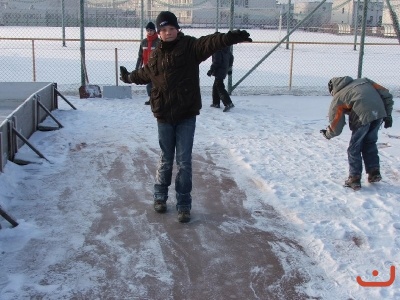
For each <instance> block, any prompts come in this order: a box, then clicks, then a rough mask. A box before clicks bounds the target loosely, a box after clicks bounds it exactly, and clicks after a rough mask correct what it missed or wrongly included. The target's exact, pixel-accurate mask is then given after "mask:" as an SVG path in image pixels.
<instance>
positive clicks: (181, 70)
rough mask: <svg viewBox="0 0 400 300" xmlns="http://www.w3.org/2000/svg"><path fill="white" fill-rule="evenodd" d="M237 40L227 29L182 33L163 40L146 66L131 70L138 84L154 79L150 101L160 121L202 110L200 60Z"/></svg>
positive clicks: (182, 116) (132, 76) (132, 79)
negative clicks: (223, 31)
mask: <svg viewBox="0 0 400 300" xmlns="http://www.w3.org/2000/svg"><path fill="white" fill-rule="evenodd" d="M232 44H233V43H232V42H231V41H229V38H228V36H227V35H226V34H224V33H214V34H211V35H207V36H203V37H200V38H195V37H191V36H185V35H184V34H183V33H182V32H179V33H178V36H177V38H176V40H174V41H172V42H163V41H161V42H160V44H159V45H158V47H157V48H156V49H155V50H154V51H152V53H151V56H150V59H149V62H148V64H147V65H146V66H144V67H143V68H141V69H139V70H137V71H133V72H132V73H130V75H129V76H130V77H129V78H130V80H131V81H132V82H133V83H135V84H147V83H149V82H152V83H153V88H152V90H151V96H150V103H151V110H152V112H153V114H154V116H155V117H156V118H157V120H158V121H160V122H168V123H175V122H178V121H180V120H183V119H187V118H190V117H193V116H196V115H198V114H200V109H201V106H202V104H201V95H200V79H199V64H200V63H201V62H202V61H205V60H206V59H207V58H209V57H210V56H211V55H212V54H213V53H214V52H216V51H217V50H220V49H223V48H225V47H227V46H230V45H232Z"/></svg>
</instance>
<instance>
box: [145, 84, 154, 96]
mask: <svg viewBox="0 0 400 300" xmlns="http://www.w3.org/2000/svg"><path fill="white" fill-rule="evenodd" d="M152 88H153V83H152V82H150V83H148V84H147V85H146V92H147V96H149V97H150V95H151V89H152Z"/></svg>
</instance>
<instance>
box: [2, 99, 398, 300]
mask: <svg viewBox="0 0 400 300" xmlns="http://www.w3.org/2000/svg"><path fill="white" fill-rule="evenodd" d="M68 99H69V100H70V101H72V103H73V104H74V105H75V106H76V107H77V108H78V110H71V109H70V107H69V106H68V105H67V104H66V103H65V102H63V101H62V100H61V103H60V109H59V110H57V111H55V116H56V117H57V118H58V120H59V121H60V122H61V123H62V124H63V125H64V126H65V128H62V129H61V130H58V131H54V132H36V133H35V134H34V135H33V136H32V137H31V142H32V143H33V144H34V145H36V146H37V148H38V149H39V151H41V152H42V153H43V154H44V155H45V156H46V157H47V158H48V159H49V160H50V162H51V163H48V162H46V161H43V160H42V159H39V158H38V157H37V156H36V154H34V153H33V152H32V151H31V150H30V149H29V148H25V146H24V147H23V148H22V149H21V151H20V152H19V154H18V155H19V156H21V157H24V158H29V159H31V160H34V161H36V162H37V163H38V164H31V165H27V166H18V165H15V164H14V163H12V162H9V163H7V165H6V168H5V172H4V173H3V174H0V203H1V205H2V207H4V208H6V209H7V210H9V211H10V212H11V213H12V214H13V215H14V216H16V217H17V219H18V222H19V223H20V225H19V226H18V227H16V228H10V226H9V224H7V222H6V221H5V220H1V221H0V223H1V225H2V226H3V229H1V230H0V253H1V262H0V267H1V269H2V270H3V272H2V274H1V275H0V294H1V295H2V299H25V298H27V297H28V296H32V295H42V296H44V298H46V299H61V298H71V297H72V296H73V295H77V294H78V292H80V291H84V290H85V289H90V288H91V286H92V285H94V284H95V283H94V281H93V278H96V277H100V276H101V275H100V273H101V271H100V269H98V268H96V267H95V265H93V264H88V265H79V266H77V267H76V269H74V270H68V272H66V270H64V271H63V270H60V272H61V273H55V275H54V276H55V278H53V280H52V284H49V283H47V285H46V284H45V283H43V280H44V279H43V278H42V276H43V274H45V273H46V272H49V270H52V269H54V266H56V265H57V263H58V262H60V261H62V260H65V259H66V258H68V257H71V256H73V255H74V254H76V253H75V252H78V253H79V251H81V250H80V249H81V247H83V245H84V244H85V242H84V239H85V232H86V231H87V230H88V229H89V228H90V226H91V225H92V223H91V221H90V220H93V218H95V217H96V216H98V215H99V214H100V213H101V209H102V208H101V207H102V201H100V200H99V199H105V198H110V197H113V195H112V191H113V188H112V187H113V186H114V188H115V187H116V186H117V187H118V186H119V185H120V184H121V182H118V180H114V181H111V182H107V181H103V180H99V173H101V172H111V170H109V171H107V170H108V168H111V161H112V160H113V159H115V157H114V156H115V155H118V154H123V153H124V152H126V151H127V149H128V150H129V152H130V153H131V154H132V153H133V154H135V155H140V156H148V157H149V158H150V159H151V160H153V161H154V162H156V161H157V159H158V151H155V149H158V144H157V133H156V122H155V120H154V118H153V116H152V114H151V112H150V110H149V107H148V106H145V105H143V103H144V101H145V100H146V98H144V97H139V98H138V99H89V100H81V99H78V98H74V97H69V98H68ZM203 102H204V107H203V109H202V113H201V115H200V116H199V117H198V121H197V128H196V136H195V146H194V155H195V156H199V157H204V158H207V157H208V158H211V159H212V160H213V162H214V163H215V168H214V169H210V170H209V172H211V174H210V175H213V174H214V175H218V174H219V173H220V172H221V169H220V168H225V169H227V170H228V171H229V172H230V174H231V175H232V176H233V178H234V180H235V181H236V182H237V183H238V185H239V189H240V190H241V191H242V192H243V193H244V194H245V195H246V199H247V200H246V201H245V202H244V203H243V206H244V208H245V210H248V211H249V212H250V213H252V215H254V216H255V217H254V218H255V220H256V225H255V226H257V228H258V230H261V231H268V230H271V226H273V224H274V221H273V220H270V219H268V217H267V216H264V215H263V214H262V213H260V211H262V207H265V205H267V206H272V207H273V208H274V209H275V210H276V211H277V212H278V213H279V214H280V215H281V217H282V218H283V222H284V223H285V224H287V225H286V226H283V227H279V226H275V227H274V228H273V231H274V232H275V233H277V234H278V235H282V236H286V237H289V238H291V239H293V240H295V241H297V242H298V243H299V244H300V245H301V246H302V247H304V251H305V252H306V254H307V255H308V256H309V257H310V258H311V259H312V261H313V265H310V264H309V263H307V262H303V259H302V258H301V257H298V263H297V264H293V265H290V264H287V265H284V269H285V272H287V273H289V272H290V269H291V268H299V266H298V264H299V263H300V264H301V263H304V264H303V265H301V267H300V268H301V269H302V273H303V274H307V276H308V278H309V280H310V281H309V282H308V283H307V284H304V285H303V286H302V287H301V289H302V291H304V292H305V293H307V294H308V295H310V296H313V297H321V299H400V281H399V280H398V279H397V278H396V280H395V281H394V283H393V284H392V285H391V286H389V287H373V288H372V287H362V286H360V285H359V284H358V283H357V282H356V277H357V276H361V277H362V279H363V280H364V281H373V282H377V281H382V282H383V281H388V280H389V278H390V276H391V275H390V274H389V273H390V272H389V269H390V266H392V265H393V266H395V268H399V264H398V262H399V261H400V254H399V250H400V214H399V211H400V204H399V199H400V171H399V170H400V160H399V157H400V155H399V149H400V148H399V146H400V139H399V133H400V117H399V116H400V104H399V99H398V98H397V99H395V111H394V113H393V118H394V127H393V128H390V129H383V128H382V130H381V131H380V133H379V134H380V139H379V149H380V157H381V171H382V176H383V180H382V182H380V183H377V184H369V183H367V182H366V179H365V178H364V179H363V181H362V184H363V188H362V189H361V190H360V191H358V192H354V191H352V190H350V189H347V188H344V187H343V186H342V185H343V181H344V180H345V179H346V177H347V170H348V168H347V156H346V148H347V144H348V140H349V136H350V131H349V130H348V129H346V130H344V132H343V134H342V135H341V136H339V137H337V138H335V139H332V140H329V141H328V140H326V139H325V138H323V137H322V136H321V134H320V133H319V130H320V129H321V128H325V127H326V125H327V110H328V107H329V102H330V97H325V96H321V97H300V96H264V95H259V96H237V97H236V96H235V97H233V102H234V104H235V105H236V107H235V108H234V109H233V110H232V111H231V112H229V113H223V112H222V110H221V109H215V108H211V107H209V103H211V100H210V98H209V97H208V96H204V97H203ZM48 122H50V123H51V122H53V121H52V120H49V121H48ZM94 145H96V146H95V147H94ZM85 156H86V157H87V158H88V159H79V157H85ZM95 157H101V161H97V162H96V161H93V158H95ZM113 157H114V158H113ZM131 159H134V158H131V157H130V156H125V158H124V160H126V161H127V162H129V161H130V160H131ZM77 161H79V162H80V164H78V165H77V164H76V162H77ZM131 168H132V170H130V172H132V173H135V172H136V171H135V170H136V169H135V168H136V167H135V165H132V166H131ZM146 172H147V175H146V174H145V175H143V176H144V177H143V180H145V182H142V183H144V184H145V186H146V190H147V191H148V192H149V193H150V192H151V189H152V183H153V182H152V178H153V177H152V176H154V174H152V173H151V172H149V170H147V171H146ZM146 172H145V173H146ZM65 174H75V175H73V176H71V175H69V176H66V175H65ZM127 181H128V182H129V179H128V180H127ZM55 183H56V184H58V185H60V186H54V185H55ZM138 184H139V183H138V182H132V186H131V188H132V189H133V190H135V186H136V187H137V186H138ZM121 188H123V187H121ZM125 188H126V187H125ZM197 188H198V187H196V186H194V192H193V193H194V195H196V194H198V193H199V190H196V189H197ZM63 190H64V192H62V191H63ZM74 191H76V192H77V193H79V195H75V196H74ZM63 193H68V194H69V197H70V198H71V199H75V200H74V202H71V201H68V202H65V203H63V202H62V201H60V200H59V199H60V198H58V197H62V196H63V195H62V194H63ZM227 193H228V194H229V190H228V191H227ZM64 196H65V195H64ZM171 199H173V197H172V196H171ZM144 201H148V199H146V200H144ZM204 201H205V199H196V198H194V202H195V203H196V206H195V209H194V210H193V216H194V218H196V213H197V214H199V213H200V211H201V208H200V207H201V206H202V205H204V204H202V203H203V202H204ZM109 204H110V203H109ZM110 205H111V207H112V203H111V204H110ZM196 207H197V209H196ZM126 209H127V211H129V210H132V209H133V210H134V209H135V206H133V207H127V208H126ZM148 209H149V210H150V211H151V204H150V203H149V207H148ZM119 217H120V218H123V217H122V216H119ZM117 220H118V219H117ZM174 220H175V217H174ZM175 221H176V220H175ZM134 222H139V221H138V220H137V219H135V221H134ZM200 222H201V221H200ZM111 225H112V224H110V226H111ZM137 225H138V224H137ZM138 226H139V225H138ZM232 226H234V225H233V224H230V223H229V222H224V223H223V224H221V227H220V229H221V230H222V231H226V230H231V231H234V230H239V231H240V228H237V227H232ZM236 226H237V225H236ZM153 230H156V229H153ZM114 234H115V232H114ZM163 238H164V239H168V237H163ZM101 240H102V242H104V243H106V244H107V245H108V246H109V247H110V255H111V254H112V253H114V252H113V249H117V248H118V247H121V245H118V244H115V243H114V242H113V232H109V235H105V236H102V237H101ZM237 242H238V243H240V241H237ZM41 245H42V246H41ZM47 245H51V247H50V246H47ZM156 245H157V243H156V242H154V244H152V243H150V244H149V245H147V246H146V247H148V248H150V249H153V250H154V247H156ZM208 247H212V245H209V246H208ZM280 247H282V246H280ZM289 248H290V247H289ZM279 249H280V248H279V247H278V246H276V249H275V248H274V251H275V254H276V255H277V256H278V257H280V255H283V254H282V252H281V250H279ZM88 251H90V249H89V250H88ZM149 251H150V250H149ZM154 251H155V250H154ZM114 254H115V253H114ZM121 255H122V254H121ZM143 255H144V254H143ZM147 259H150V258H146V256H144V257H142V264H143V265H145V266H147V265H150V266H149V267H148V268H150V270H152V272H154V273H155V274H158V275H157V276H158V277H160V278H163V279H162V280H163V282H164V283H165V284H166V285H169V284H172V285H173V284H174V283H173V279H172V278H171V277H169V276H170V273H169V272H168V268H166V270H164V269H161V270H160V269H158V268H157V267H155V269H152V268H151V263H150V261H147ZM295 260H296V257H295ZM282 261H285V260H284V257H282ZM164 263H165V265H167V266H168V262H164ZM32 265H33V266H34V267H32ZM143 265H142V267H143ZM315 266H317V267H318V268H319V269H321V270H322V274H323V275H321V274H315V273H314V269H315ZM137 268H138V269H140V267H137ZM135 270H136V269H135ZM162 270H164V271H162ZM373 270H378V271H379V276H377V277H374V276H372V271H373ZM399 270H400V269H399ZM53 271H54V270H53ZM137 271H138V272H139V270H137ZM121 272H122V271H121ZM135 272H136V271H135ZM163 272H164V273H163ZM135 274H136V273H135ZM80 276H82V277H80ZM136 276H139V275H138V274H136ZM321 276H323V278H322V279H321ZM88 277H90V278H92V281H91V280H88ZM80 278H81V279H82V281H80ZM171 281H172V283H171ZM97 284H98V283H97ZM175 284H177V283H175ZM132 285H133V286H132V287H131V288H132V289H133V290H135V286H134V283H132ZM136 289H139V287H136ZM137 291H138V290H136V292H137ZM114 292H115V293H117V292H116V291H114ZM136 295H137V296H140V293H138V292H137V294H136ZM141 295H142V296H143V298H144V299H151V298H146V297H144V295H145V293H144V294H141ZM258 297H260V298H261V299H262V294H261V295H258ZM139 298H140V297H139ZM143 298H142V299H143ZM167 298H170V297H167ZM248 299H257V297H256V296H254V295H248Z"/></svg>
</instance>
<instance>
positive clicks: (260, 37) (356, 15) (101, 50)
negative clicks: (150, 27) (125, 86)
mask: <svg viewBox="0 0 400 300" xmlns="http://www.w3.org/2000/svg"><path fill="white" fill-rule="evenodd" d="M231 1H233V2H231ZM322 2H324V1H322ZM322 2H300V1H292V2H289V3H283V4H279V3H276V2H275V1H269V0H263V1H261V0H260V1H258V0H208V1H205V0H197V1H196V0H120V1H118V0H108V1H107V0H90V1H85V6H84V7H85V11H84V14H83V15H84V20H85V53H86V54H85V56H86V57H85V62H86V66H87V73H88V79H89V82H90V83H94V84H98V85H118V84H122V83H121V82H116V77H117V76H116V74H115V64H116V59H118V61H117V64H119V65H124V66H126V67H127V68H128V70H133V69H134V67H135V64H136V59H137V53H138V50H139V43H140V40H141V38H142V37H143V33H144V31H143V26H142V25H143V24H146V23H147V22H148V21H153V22H155V19H156V16H157V15H158V13H159V12H160V11H162V10H171V11H172V12H174V13H175V14H176V15H177V17H178V21H179V24H180V25H181V27H182V31H183V32H184V33H185V34H187V35H192V36H195V37H200V36H202V35H206V34H211V33H213V32H215V30H217V29H218V31H220V32H226V31H228V30H229V29H230V28H232V29H235V28H240V29H246V30H248V31H249V32H250V34H251V37H252V38H253V43H251V44H250V43H248V44H241V45H235V46H234V47H233V53H234V56H235V63H234V67H233V74H232V83H233V85H235V83H237V82H239V81H240V84H239V85H237V86H236V87H235V88H234V90H233V94H235V93H236V94H260V93H265V94H277V93H294V94H307V95H309V94H319V95H320V94H327V91H326V83H327V82H328V80H329V79H330V78H331V77H334V76H344V75H349V76H352V77H357V70H358V67H359V54H360V53H359V49H360V44H359V43H360V33H361V25H362V12H363V6H362V5H363V2H361V3H358V2H357V1H354V0H338V1H333V2H332V3H328V2H324V3H322ZM389 2H390V4H391V8H392V11H393V12H394V15H395V16H396V17H397V15H398V11H399V9H400V0H396V1H395V0H392V1H389ZM366 3H368V11H367V12H368V13H367V16H366V26H367V27H366V36H365V49H364V57H363V62H362V76H363V77H364V76H365V77H371V78H372V79H374V80H375V81H378V82H380V83H381V84H383V85H385V86H386V87H388V88H390V89H391V90H392V91H393V93H394V94H395V95H398V94H399V86H398V82H397V80H396V78H397V77H398V70H399V69H400V68H399V67H400V60H399V59H398V55H397V53H398V47H399V42H398V40H397V39H396V37H397V36H396V32H395V31H396V30H395V29H396V27H394V25H393V22H392V18H391V15H390V11H389V10H388V9H387V5H386V4H385V2H370V1H366ZM318 5H321V6H320V7H319V8H318V9H317V10H316V11H315V13H314V14H313V15H312V16H309V13H310V12H311V11H312V10H314V9H315V8H316V6H318ZM360 5H361V6H360ZM79 18H80V10H79V1H78V0H75V1H63V0H52V1H49V0H10V1H5V0H2V1H0V25H3V26H0V51H1V61H0V70H1V73H0V80H1V81H5V82H6V81H40V82H56V83H57V84H58V87H59V90H60V91H61V92H63V93H65V94H74V93H77V90H78V87H79V86H80V84H81V82H80V79H81V59H80V47H81V45H80V29H79V25H80V21H79ZM305 18H308V19H307V22H304V23H302V24H301V26H300V27H299V28H298V29H296V31H295V32H294V33H293V34H291V35H290V36H289V37H288V38H287V39H286V40H285V41H284V42H283V43H282V44H281V45H280V46H279V47H277V48H276V49H275V50H274V51H273V53H271V55H269V56H268V57H267V58H265V60H263V61H262V63H260V64H259V66H257V68H255V69H254V71H251V73H250V74H249V75H248V76H246V78H245V79H243V76H245V75H246V74H247V73H248V72H249V70H251V69H252V68H253V66H255V65H256V64H257V63H259V62H260V60H262V59H263V58H264V57H265V55H266V54H267V53H268V52H269V51H271V49H273V48H274V47H276V45H277V43H278V42H280V41H281V40H282V38H284V37H285V36H286V35H287V33H288V32H289V31H290V30H291V29H293V28H294V27H295V26H296V25H298V24H299V23H300V22H302V21H303V20H304V19H305ZM356 33H357V34H356ZM116 53H117V56H116V55H115V54H116ZM332 58H334V59H335V61H336V63H335V64H334V65H332V64H331V63H330V62H331V61H332ZM210 64H211V61H210V60H208V61H206V62H204V63H202V64H201V66H200V72H201V73H200V76H201V78H203V76H204V74H206V73H207V71H208V68H209V66H210ZM377 68H378V70H377ZM207 79H208V78H207V77H205V79H202V80H201V85H202V87H204V89H203V90H204V91H207V90H210V89H209V87H211V86H212V83H213V82H212V80H207ZM241 80H242V81H241ZM132 90H133V92H134V93H135V92H136V93H145V87H144V86H132Z"/></svg>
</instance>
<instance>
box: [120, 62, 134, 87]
mask: <svg viewBox="0 0 400 300" xmlns="http://www.w3.org/2000/svg"><path fill="white" fill-rule="evenodd" d="M119 72H120V76H119V79H121V81H122V82H125V83H132V81H131V79H130V78H129V72H128V70H127V69H126V68H125V67H124V66H120V67H119Z"/></svg>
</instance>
